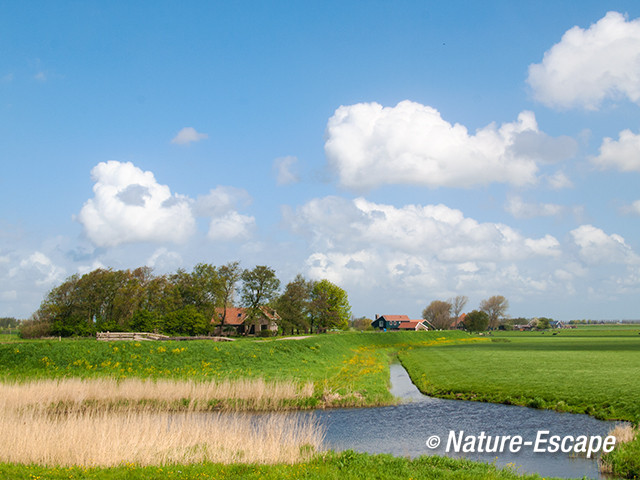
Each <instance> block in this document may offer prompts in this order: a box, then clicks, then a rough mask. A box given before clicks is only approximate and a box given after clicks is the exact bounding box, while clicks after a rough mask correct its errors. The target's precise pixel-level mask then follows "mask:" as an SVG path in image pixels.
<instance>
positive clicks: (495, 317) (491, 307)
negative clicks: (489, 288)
mask: <svg viewBox="0 0 640 480" xmlns="http://www.w3.org/2000/svg"><path fill="white" fill-rule="evenodd" d="M508 309H509V301H508V300H507V299H506V298H504V297H503V296H502V295H494V296H493V297H491V298H488V299H486V300H483V301H482V302H480V310H482V311H483V312H485V313H486V314H487V315H488V316H489V328H497V327H498V325H499V324H500V320H501V319H502V318H503V317H504V316H505V313H506V312H507V310H508Z"/></svg>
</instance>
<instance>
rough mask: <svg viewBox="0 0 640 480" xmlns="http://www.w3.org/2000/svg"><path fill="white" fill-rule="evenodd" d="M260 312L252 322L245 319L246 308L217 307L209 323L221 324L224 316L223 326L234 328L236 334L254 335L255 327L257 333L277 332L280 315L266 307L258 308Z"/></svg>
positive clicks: (247, 311)
mask: <svg viewBox="0 0 640 480" xmlns="http://www.w3.org/2000/svg"><path fill="white" fill-rule="evenodd" d="M260 311H261V314H260V315H259V316H258V318H257V319H255V320H254V321H253V322H251V321H249V320H248V319H247V315H248V313H249V309H248V308H239V307H225V308H222V307H219V308H216V310H215V313H214V314H213V318H212V319H211V323H212V324H213V325H214V326H216V327H218V326H222V320H223V318H224V326H225V327H232V328H234V329H235V331H236V332H235V333H236V334H238V335H256V328H257V330H258V335H259V334H260V332H265V331H269V332H272V333H273V332H277V331H278V321H279V320H280V315H278V312H276V311H275V310H271V309H269V308H267V307H262V308H261V309H260Z"/></svg>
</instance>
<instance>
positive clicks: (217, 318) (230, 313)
mask: <svg viewBox="0 0 640 480" xmlns="http://www.w3.org/2000/svg"><path fill="white" fill-rule="evenodd" d="M224 310H225V309H224V308H222V307H219V308H216V313H215V314H214V315H213V318H212V319H211V323H216V324H217V323H220V322H222V316H223V315H224ZM246 318H247V311H246V309H245V308H237V307H227V314H226V315H225V318H224V323H225V325H242V324H243V323H244V321H245V320H246Z"/></svg>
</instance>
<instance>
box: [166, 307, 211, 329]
mask: <svg viewBox="0 0 640 480" xmlns="http://www.w3.org/2000/svg"><path fill="white" fill-rule="evenodd" d="M210 322H211V319H207V317H205V316H204V315H203V314H202V313H200V312H199V311H198V309H197V308H196V307H195V306H193V305H187V306H185V307H182V308H181V309H179V310H176V311H175V312H171V313H168V314H166V315H165V316H164V318H163V319H162V323H163V325H162V330H163V332H164V333H167V334H169V335H189V336H194V335H205V334H206V333H207V332H208V330H209V325H210Z"/></svg>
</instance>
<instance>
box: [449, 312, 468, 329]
mask: <svg viewBox="0 0 640 480" xmlns="http://www.w3.org/2000/svg"><path fill="white" fill-rule="evenodd" d="M466 317H467V314H466V313H463V314H462V315H460V316H459V317H458V318H456V319H455V320H453V321H452V322H451V326H452V327H457V326H458V325H460V324H461V323H463V322H464V319H465V318H466Z"/></svg>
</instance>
